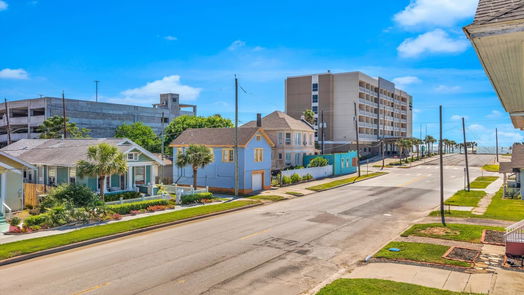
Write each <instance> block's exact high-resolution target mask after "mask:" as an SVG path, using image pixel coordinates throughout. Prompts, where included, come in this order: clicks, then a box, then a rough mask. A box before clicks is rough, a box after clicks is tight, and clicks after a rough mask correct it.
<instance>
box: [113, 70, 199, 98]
mask: <svg viewBox="0 0 524 295" xmlns="http://www.w3.org/2000/svg"><path fill="white" fill-rule="evenodd" d="M200 91H202V89H200V88H194V87H191V86H187V85H183V84H181V83H180V76H178V75H172V76H166V77H164V78H162V79H161V80H156V81H153V82H149V83H147V84H146V85H145V86H142V87H139V88H133V89H128V90H125V91H123V92H122V95H124V96H125V98H124V99H111V101H120V102H122V101H125V102H128V103H137V104H148V103H156V102H158V99H159V96H160V94H161V93H169V92H173V93H178V94H180V98H181V99H182V100H196V99H197V98H198V95H199V94H200Z"/></svg>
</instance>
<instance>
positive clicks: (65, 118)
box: [62, 90, 67, 139]
mask: <svg viewBox="0 0 524 295" xmlns="http://www.w3.org/2000/svg"><path fill="white" fill-rule="evenodd" d="M62 113H63V115H64V139H66V138H67V117H66V105H65V94H64V91H63V90H62Z"/></svg>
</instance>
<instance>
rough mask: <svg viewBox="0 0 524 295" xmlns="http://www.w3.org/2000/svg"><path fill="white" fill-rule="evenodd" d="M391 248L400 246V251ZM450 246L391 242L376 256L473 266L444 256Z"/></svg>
mask: <svg viewBox="0 0 524 295" xmlns="http://www.w3.org/2000/svg"><path fill="white" fill-rule="evenodd" d="M389 248H398V249H400V251H399V252H392V251H389V250H388V249H389ZM449 248H450V247H448V246H442V245H435V244H425V243H412V242H390V243H389V244H387V245H386V247H384V248H382V250H380V251H378V253H377V254H375V257H376V258H387V259H394V260H395V259H400V260H411V261H419V262H429V263H438V264H446V265H455V266H464V267H471V264H470V263H468V262H464V261H455V260H449V259H445V258H442V255H444V254H445V253H446V251H448V249H449Z"/></svg>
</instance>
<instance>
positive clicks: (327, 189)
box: [306, 172, 389, 196]
mask: <svg viewBox="0 0 524 295" xmlns="http://www.w3.org/2000/svg"><path fill="white" fill-rule="evenodd" d="M374 173H378V172H374ZM384 173H385V174H381V175H375V176H371V177H368V178H365V179H362V180H357V181H354V182H350V183H344V184H341V185H337V186H334V187H330V188H326V189H323V190H319V191H315V190H311V191H312V192H313V193H312V194H314V193H321V192H325V191H329V190H332V189H336V188H339V187H343V186H346V185H352V184H354V183H358V182H362V181H366V180H369V179H373V178H377V177H380V176H384V175H388V174H389V172H384ZM306 189H307V188H306ZM309 195H311V194H309ZM306 196H307V195H306Z"/></svg>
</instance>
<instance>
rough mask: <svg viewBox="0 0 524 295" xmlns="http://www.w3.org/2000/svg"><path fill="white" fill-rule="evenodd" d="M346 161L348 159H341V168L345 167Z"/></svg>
mask: <svg viewBox="0 0 524 295" xmlns="http://www.w3.org/2000/svg"><path fill="white" fill-rule="evenodd" d="M345 163H346V161H344V159H341V160H340V166H341V168H344V166H345Z"/></svg>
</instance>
